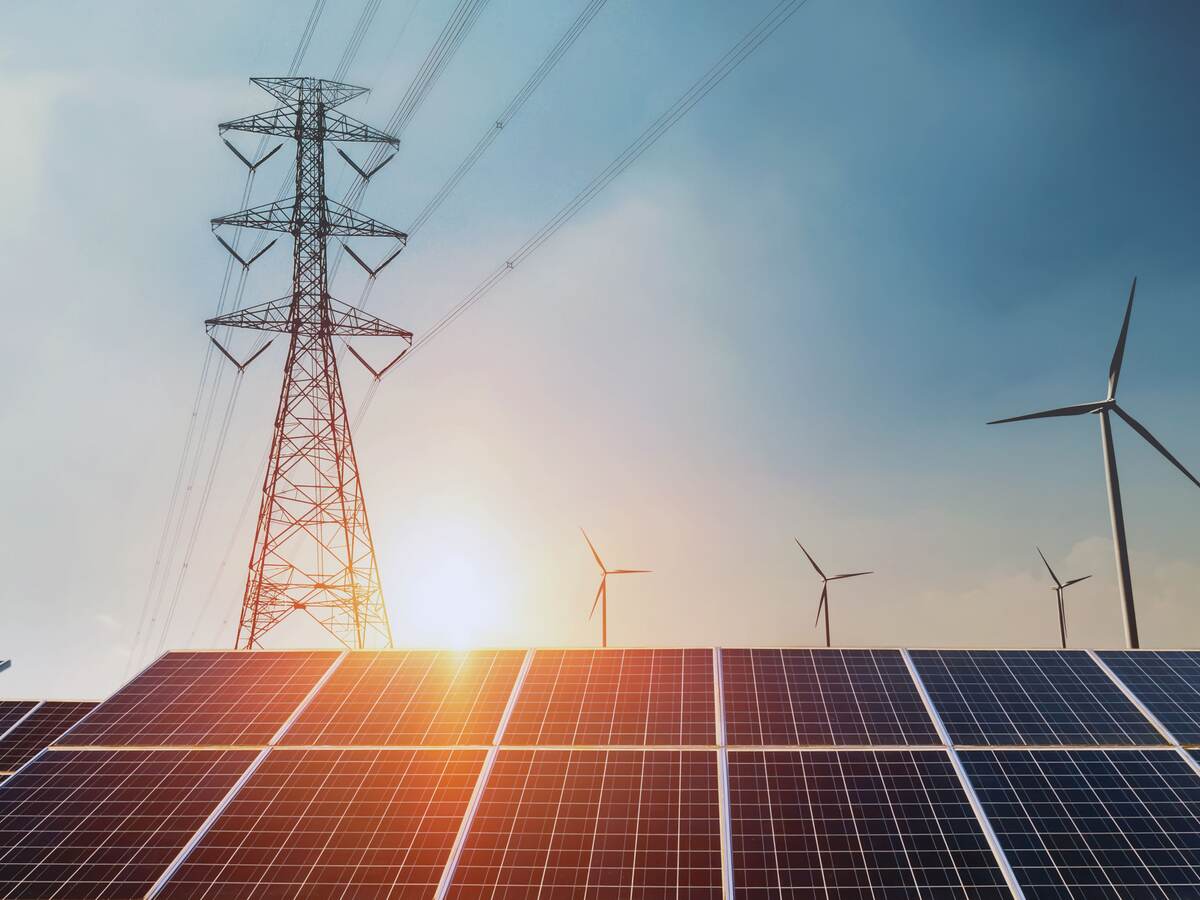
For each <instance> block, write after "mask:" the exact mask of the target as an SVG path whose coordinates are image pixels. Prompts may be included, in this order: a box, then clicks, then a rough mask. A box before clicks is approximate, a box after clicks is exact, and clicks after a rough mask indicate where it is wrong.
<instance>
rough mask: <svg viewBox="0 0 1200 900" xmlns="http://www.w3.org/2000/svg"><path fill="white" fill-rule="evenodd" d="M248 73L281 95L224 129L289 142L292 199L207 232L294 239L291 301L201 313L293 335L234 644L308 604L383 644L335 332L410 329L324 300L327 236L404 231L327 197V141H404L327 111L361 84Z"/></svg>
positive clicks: (254, 643)
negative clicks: (255, 232)
mask: <svg viewBox="0 0 1200 900" xmlns="http://www.w3.org/2000/svg"><path fill="white" fill-rule="evenodd" d="M251 81H252V82H254V84H256V85H258V86H259V87H261V88H262V89H263V90H265V91H266V92H267V93H269V94H270V95H271V96H273V97H274V98H275V99H276V100H278V101H279V102H280V104H281V105H280V106H279V107H278V108H277V109H273V110H270V111H269V112H265V113H259V114H257V115H253V116H247V117H246V118H242V119H236V120H234V121H232V122H225V123H223V124H222V125H221V126H220V131H221V133H222V134H224V133H225V132H227V131H244V132H249V133H252V134H260V135H275V136H278V137H282V138H292V139H294V140H295V142H296V161H295V169H296V171H295V195H294V196H293V197H289V198H288V199H286V200H279V201H276V202H272V203H267V204H264V205H262V206H256V207H253V208H251V209H245V210H242V211H241V212H237V213H233V214H232V215H228V216H221V217H219V218H216V219H213V220H212V224H213V230H214V231H216V229H217V228H218V227H219V226H222V225H227V226H236V227H240V228H259V229H265V230H268V231H279V232H283V233H285V234H290V235H291V236H292V239H293V241H294V249H293V253H292V287H291V292H290V293H289V294H288V295H287V296H286V297H282V298H280V299H278V300H270V301H267V302H266V303H260V304H258V305H256V306H251V307H248V308H246V309H242V310H238V311H236V312H232V313H229V314H227V315H223V316H218V317H217V318H214V319H209V320H208V321H207V322H206V323H205V325H206V326H207V328H208V329H209V331H210V332H211V331H212V329H214V328H218V327H221V326H227V327H230V328H251V329H256V330H259V331H272V332H280V333H283V334H287V335H289V338H288V340H289V345H288V353H287V361H286V363H285V364H284V377H283V389H282V391H281V393H280V396H279V406H278V411H277V412H276V415H275V431H274V437H273V438H272V441H271V452H270V457H269V459H268V463H267V474H266V479H265V481H264V482H263V491H262V503H261V507H260V511H259V515H258V524H257V526H256V529H255V535H254V547H253V552H252V554H251V557H250V565H249V573H248V575H247V578H246V590H245V594H244V595H243V599H242V612H241V617H240V619H239V622H238V631H237V639H236V641H235V644H234V646H235V647H244V648H252V647H259V646H261V640H262V638H263V635H264V634H266V633H267V632H268V631H270V630H271V629H272V628H274V627H275V626H276V625H278V624H279V623H280V622H281V621H282V620H283V619H284V618H286V617H287V616H289V615H290V614H292V613H293V612H299V611H302V612H304V613H307V614H308V615H309V616H311V617H312V618H313V619H315V620H316V621H317V622H318V623H320V624H321V625H322V626H324V627H325V628H326V629H327V630H329V631H330V632H331V633H332V634H333V635H334V637H336V638H337V639H338V640H339V641H340V642H341V643H342V644H343V645H345V646H346V647H352V648H363V647H378V646H384V647H390V646H392V633H391V627H390V625H389V623H388V615H387V608H386V607H385V606H384V602H383V591H382V589H381V586H380V582H379V567H378V564H377V563H376V559H375V547H374V544H373V543H372V541H371V527H370V524H369V523H368V521H367V509H366V504H365V502H364V499H363V491H362V482H361V480H360V478H359V471H358V462H357V460H356V458H355V454H354V443H353V441H352V440H351V437H350V422H349V420H348V418H347V415H346V403H345V398H344V397H343V396H342V385H341V380H340V378H339V376H338V367H337V359H336V356H335V352H334V345H333V338H334V336H335V335H336V336H339V337H342V338H346V337H350V336H356V337H357V336H384V337H398V338H401V339H402V340H404V341H406V342H407V343H408V345H410V346H411V343H412V334H411V333H410V332H408V331H405V330H404V329H403V328H398V327H397V326H395V325H391V324H389V323H387V322H384V321H383V320H382V319H378V318H376V317H375V316H369V315H366V314H365V313H363V312H361V311H360V310H358V309H357V308H355V307H353V306H350V305H348V304H346V303H343V302H341V301H339V300H335V299H334V298H332V297H331V296H330V295H329V275H328V270H327V262H326V248H327V244H328V242H329V238H330V237H332V236H341V237H350V236H354V237H388V238H392V239H394V240H397V241H400V242H401V243H404V242H405V240H406V235H405V234H404V233H403V232H401V231H398V230H396V229H395V228H392V227H390V226H388V225H384V224H383V223H382V222H377V221H375V220H374V219H371V218H368V217H367V216H363V215H361V214H359V213H358V212H356V211H355V210H353V209H351V208H349V207H347V206H344V205H342V204H341V203H338V202H336V201H334V200H331V199H329V198H328V197H327V196H326V195H325V143H326V142H346V141H356V142H366V143H372V144H387V145H390V146H393V147H394V146H396V145H398V143H399V142H398V141H397V140H396V139H395V138H394V137H392V136H391V135H388V134H384V133H383V132H381V131H378V130H376V129H374V128H372V127H370V126H369V125H365V124H363V123H362V122H358V121H356V120H354V119H352V118H350V117H349V116H347V115H345V114H343V113H341V112H337V111H336V110H335V107H338V106H340V105H342V104H343V103H345V102H346V101H348V100H352V99H353V98H355V97H358V96H360V95H361V94H363V93H365V92H366V89H365V88H360V87H354V86H353V85H349V84H341V83H339V82H336V81H324V80H321V79H317V78H252V79H251ZM272 152H274V151H272ZM339 152H340V151H339ZM239 155H240V154H239ZM243 161H244V160H243ZM261 162H262V160H259V163H261ZM259 163H255V164H254V166H257V165H258V164H259ZM222 243H224V241H222ZM226 246H227V249H231V248H229V246H228V245H226ZM231 252H233V251H232V249H231ZM223 352H224V351H223Z"/></svg>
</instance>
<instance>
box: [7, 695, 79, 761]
mask: <svg viewBox="0 0 1200 900" xmlns="http://www.w3.org/2000/svg"><path fill="white" fill-rule="evenodd" d="M95 707H96V704H95V703H77V702H74V701H68V700H47V701H46V702H45V703H43V704H42V705H41V706H39V707H38V708H37V709H35V710H34V711H33V712H32V713H30V714H29V715H28V716H26V717H25V718H24V719H22V720H21V722H20V724H18V725H17V726H16V727H15V728H13V729H12V730H11V731H10V732H9V733H8V734H6V735H5V736H4V737H3V738H0V772H15V771H16V770H17V769H19V768H20V767H21V766H22V765H23V764H24V763H25V762H26V761H27V760H30V759H33V757H35V756H36V755H37V754H38V753H39V752H40V751H42V750H44V749H45V748H46V747H48V746H50V745H51V744H53V743H54V742H55V740H57V739H58V738H60V737H62V734H63V732H64V731H66V730H67V729H68V728H70V727H71V726H72V725H74V724H75V723H76V722H78V721H79V720H80V719H82V718H83V717H84V716H86V715H87V714H88V713H89V712H91V711H92V710H93V709H95Z"/></svg>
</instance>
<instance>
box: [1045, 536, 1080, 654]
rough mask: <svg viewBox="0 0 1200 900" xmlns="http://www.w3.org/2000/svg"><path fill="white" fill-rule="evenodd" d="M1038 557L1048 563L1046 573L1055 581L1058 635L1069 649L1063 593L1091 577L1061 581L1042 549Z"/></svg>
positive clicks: (1064, 647)
mask: <svg viewBox="0 0 1200 900" xmlns="http://www.w3.org/2000/svg"><path fill="white" fill-rule="evenodd" d="M1037 552H1038V556H1040V557H1041V558H1042V562H1044V563H1046V571H1047V572H1049V573H1050V578H1051V579H1053V581H1054V595H1055V596H1056V597H1058V633H1059V635H1060V636H1061V637H1062V645H1063V649H1064V650H1066V649H1067V608H1066V606H1065V605H1064V604H1063V591H1065V590H1066V589H1067V588H1069V587H1070V586H1071V585H1073V584H1079V582H1081V581H1087V580H1088V579H1089V578H1091V577H1092V576H1091V575H1084V576H1083V577H1082V578H1072V579H1071V580H1070V581H1065V582H1064V581H1059V580H1058V576H1057V575H1055V574H1054V570H1053V569H1052V568H1050V563H1049V562H1046V554H1045V553H1043V552H1042V548H1041V547H1038V548H1037Z"/></svg>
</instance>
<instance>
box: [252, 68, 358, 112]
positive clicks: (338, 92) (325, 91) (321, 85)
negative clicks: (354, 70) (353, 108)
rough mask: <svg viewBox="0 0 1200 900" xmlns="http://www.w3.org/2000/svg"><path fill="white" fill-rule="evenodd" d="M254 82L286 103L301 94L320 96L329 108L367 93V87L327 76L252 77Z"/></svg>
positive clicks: (293, 100)
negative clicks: (326, 77) (333, 79)
mask: <svg viewBox="0 0 1200 900" xmlns="http://www.w3.org/2000/svg"><path fill="white" fill-rule="evenodd" d="M250 82H251V83H252V84H256V85H258V86H259V87H260V88H262V89H263V90H264V91H266V92H267V93H268V94H270V95H271V96H272V97H275V98H277V99H279V100H282V101H283V102H284V103H294V102H295V101H296V100H297V99H298V98H299V97H300V96H301V95H303V96H305V97H307V98H313V97H316V98H320V101H321V103H323V104H324V105H325V107H326V108H327V109H333V107H335V106H341V105H342V104H343V103H345V102H346V101H347V100H353V99H354V98H355V97H361V96H362V95H363V94H365V93H367V88H365V87H358V86H357V85H354V84H346V83H344V82H341V81H329V80H328V79H325V78H302V77H297V76H288V77H285V78H261V77H260V78H251V79H250Z"/></svg>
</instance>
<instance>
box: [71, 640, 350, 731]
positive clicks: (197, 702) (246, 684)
mask: <svg viewBox="0 0 1200 900" xmlns="http://www.w3.org/2000/svg"><path fill="white" fill-rule="evenodd" d="M340 657H341V652H340V651H337V650H306V651H273V650H254V651H174V652H171V653H167V654H164V655H163V656H162V657H160V658H159V659H158V660H157V661H156V662H154V663H153V664H151V665H150V666H149V667H148V668H146V669H145V670H144V671H143V672H142V673H141V674H140V675H138V676H137V677H135V678H134V679H133V680H131V681H130V682H129V683H127V684H126V685H125V686H124V687H123V688H121V689H120V690H119V691H117V692H116V693H115V694H113V695H112V697H110V698H109V699H108V700H106V701H104V702H103V703H101V704H100V705H99V706H98V707H97V708H96V709H94V710H93V711H92V712H91V713H90V714H89V715H88V716H87V717H85V718H84V719H83V720H82V721H81V722H79V724H77V725H76V726H75V727H74V728H72V729H71V730H70V731H69V732H67V734H66V735H64V736H63V738H62V740H61V741H60V743H62V744H64V745H69V746H162V747H169V746H264V745H266V744H267V742H268V741H269V740H270V739H271V738H272V736H273V735H274V734H275V733H276V731H277V730H278V729H279V727H280V726H281V725H283V724H284V723H285V722H286V721H287V720H288V719H289V718H290V717H291V715H292V714H293V713H294V712H295V710H296V709H297V708H298V706H299V705H300V704H301V703H302V702H303V701H304V699H305V697H306V696H307V695H308V694H309V692H310V690H311V689H312V687H313V686H314V685H315V684H317V683H318V682H319V681H320V679H321V678H322V676H324V675H325V674H326V673H327V672H328V671H329V668H330V667H331V666H332V665H334V664H335V663H336V662H337V661H338V659H339V658H340Z"/></svg>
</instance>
